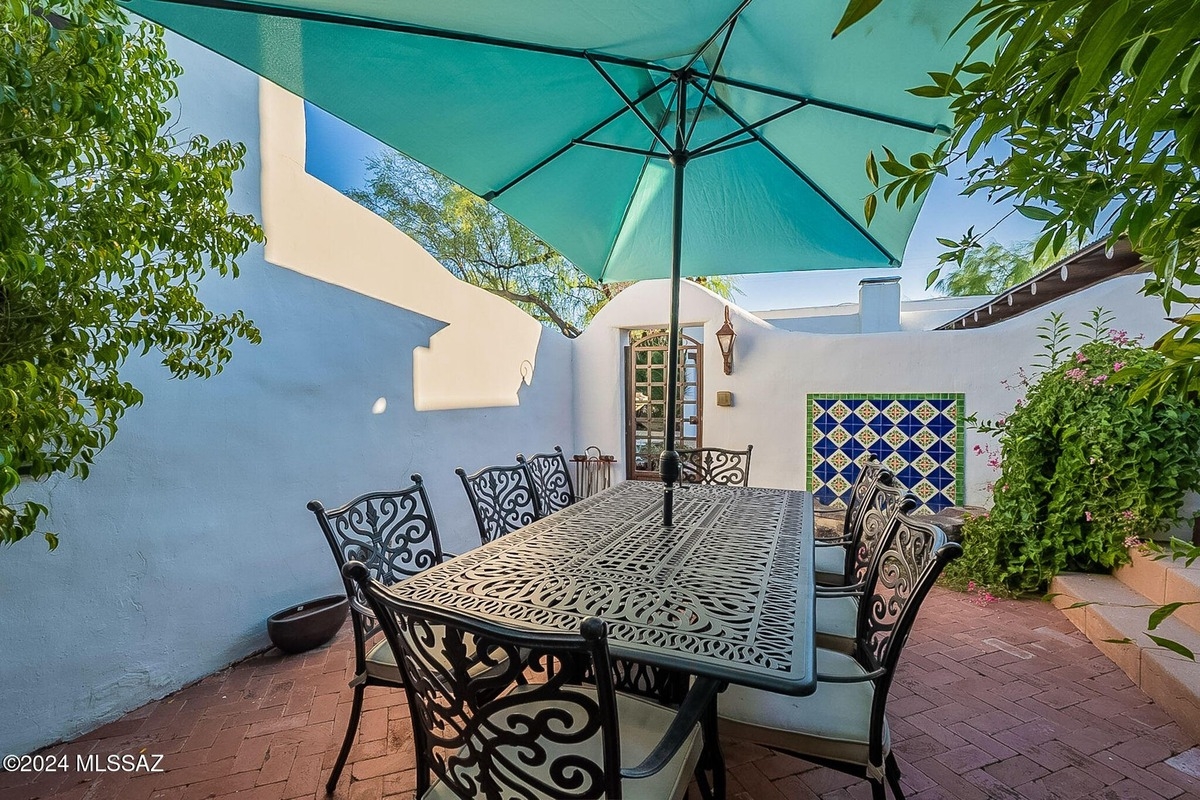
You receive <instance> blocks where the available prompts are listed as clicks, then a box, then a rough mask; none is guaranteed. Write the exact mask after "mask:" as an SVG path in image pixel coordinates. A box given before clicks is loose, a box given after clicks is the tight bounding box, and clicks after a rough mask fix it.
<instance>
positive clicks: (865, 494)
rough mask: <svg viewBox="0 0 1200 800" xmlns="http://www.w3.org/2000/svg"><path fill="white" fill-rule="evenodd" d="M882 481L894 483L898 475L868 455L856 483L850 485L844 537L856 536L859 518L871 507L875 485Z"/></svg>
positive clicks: (843, 524)
mask: <svg viewBox="0 0 1200 800" xmlns="http://www.w3.org/2000/svg"><path fill="white" fill-rule="evenodd" d="M880 481H884V482H885V483H887V484H888V485H894V484H895V483H896V477H895V476H894V475H892V473H891V472H890V471H889V470H888V469H886V468H885V467H884V466H883V464H880V463H879V462H878V461H877V460H876V459H875V457H874V456H870V455H868V456H867V458H866V459H865V460H864V461H863V462H862V464H860V465H859V470H858V475H857V476H856V477H855V478H854V485H853V486H851V487H850V500H849V501H848V502H847V503H846V516H845V518H844V519H843V521H842V537H843V538H844V539H847V540H852V539H853V538H854V532H855V531H856V530H858V521H859V518H860V517H862V515H863V514H864V513H865V512H866V510H867V508H868V507H869V505H870V503H869V501H870V499H871V496H872V494H873V493H874V491H875V485H876V484H877V483H879V482H880Z"/></svg>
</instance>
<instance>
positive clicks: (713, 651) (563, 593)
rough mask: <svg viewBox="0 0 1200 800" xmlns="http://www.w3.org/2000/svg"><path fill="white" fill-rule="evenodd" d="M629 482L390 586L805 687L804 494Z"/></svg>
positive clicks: (720, 676)
mask: <svg viewBox="0 0 1200 800" xmlns="http://www.w3.org/2000/svg"><path fill="white" fill-rule="evenodd" d="M662 492H663V487H662V485H661V484H659V483H652V482H642V481H626V482H625V483H621V484H619V485H617V486H615V487H613V488H611V489H607V490H605V491H603V492H600V493H598V494H596V495H593V496H592V497H589V498H586V499H583V500H580V501H579V502H577V503H575V504H573V505H571V506H569V507H567V508H566V509H564V510H563V511H560V512H558V513H556V514H552V515H550V516H548V517H545V518H544V519H541V520H539V521H537V522H534V523H532V524H530V525H527V526H525V527H524V528H521V529H520V530H518V531H515V532H513V533H510V534H508V535H507V536H504V537H502V538H500V539H497V540H495V541H493V542H490V543H488V544H486V545H483V546H482V547H479V548H477V549H475V550H473V551H471V552H469V553H465V554H463V555H460V556H458V557H456V558H453V559H451V560H449V561H447V562H445V563H443V564H440V565H438V566H435V567H433V568H431V569H429V570H426V571H425V572H422V573H420V574H419V575H416V576H413V577H412V578H409V579H407V580H405V581H403V582H401V583H399V584H396V585H394V586H393V587H392V590H393V592H395V593H396V594H397V595H399V596H401V597H404V598H407V599H410V600H415V601H420V602H424V603H430V604H436V605H439V606H442V607H447V608H453V609H456V610H458V611H462V612H465V613H469V614H472V615H475V616H480V617H484V618H492V619H495V620H497V621H500V622H504V623H506V624H514V623H516V624H524V625H529V626H532V627H542V628H544V629H550V630H556V631H571V632H574V631H578V630H579V625H580V623H581V622H582V620H583V619H585V618H586V617H589V616H598V617H601V618H602V619H604V620H605V621H606V622H607V623H608V632H609V647H610V650H611V652H612V654H613V655H614V656H618V657H622V658H628V659H632V660H635V661H640V662H643V663H646V664H650V665H654V666H659V667H664V668H668V669H675V670H681V671H684V672H687V673H690V674H692V675H696V676H702V677H709V678H713V679H715V680H718V681H727V682H729V683H734V684H741V685H745V686H752V687H757V688H761V689H767V690H770V691H774V692H780V693H784V694H792V695H803V694H809V693H811V692H812V691H813V690H814V688H815V686H816V676H815V667H814V659H815V649H814V635H813V614H814V603H815V599H814V595H815V593H814V589H813V586H814V584H813V499H812V495H811V494H810V493H808V492H802V491H792V490H785V489H760V488H744V487H726V486H694V487H687V488H684V489H677V490H676V506H675V509H676V510H675V519H674V525H672V526H670V527H667V526H664V525H663V524H662V514H661V509H662Z"/></svg>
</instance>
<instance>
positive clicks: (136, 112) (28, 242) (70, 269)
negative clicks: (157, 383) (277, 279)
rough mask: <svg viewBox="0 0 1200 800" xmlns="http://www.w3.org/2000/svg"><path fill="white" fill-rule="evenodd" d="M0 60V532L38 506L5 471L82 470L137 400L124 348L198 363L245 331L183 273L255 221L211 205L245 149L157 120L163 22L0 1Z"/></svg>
mask: <svg viewBox="0 0 1200 800" xmlns="http://www.w3.org/2000/svg"><path fill="white" fill-rule="evenodd" d="M0 59H2V61H0V541H3V542H6V543H12V542H15V541H18V540H20V539H23V538H25V537H27V536H29V535H31V534H32V533H33V532H34V531H35V530H36V529H37V528H38V527H39V523H40V522H41V521H42V519H43V517H44V515H45V514H46V512H47V509H46V508H45V507H44V506H43V505H41V504H39V503H34V502H28V501H25V502H21V501H17V500H16V499H14V495H13V492H14V490H16V489H17V487H18V486H19V484H20V483H21V482H22V481H23V480H37V479H41V478H45V477H47V476H50V475H53V474H55V473H63V472H65V473H68V474H70V475H73V476H76V477H79V478H86V477H87V475H88V470H89V466H90V465H91V463H92V460H93V458H94V457H95V455H96V453H98V452H99V451H100V450H101V449H102V448H103V447H104V446H105V445H106V444H107V443H108V442H109V441H111V439H112V437H113V436H114V435H115V433H116V431H117V422H118V420H119V419H120V418H121V416H122V414H123V413H124V412H125V410H126V409H127V408H129V407H130V406H132V405H136V404H138V403H140V402H141V400H142V395H141V393H140V392H138V390H137V389H136V388H135V387H134V386H133V385H131V384H130V383H129V382H127V381H123V380H121V377H120V375H119V368H120V367H121V366H122V364H124V362H125V360H126V359H127V358H128V356H129V355H130V353H131V352H132V353H142V354H145V353H147V352H148V351H149V350H151V349H154V350H156V351H158V352H159V353H160V354H161V356H162V361H163V364H164V365H165V366H166V367H167V369H168V370H169V372H170V373H171V375H172V376H173V377H177V378H186V377H192V376H199V377H207V376H209V375H212V374H213V373H216V372H219V371H220V370H221V368H222V366H223V365H224V364H225V363H226V362H227V361H228V360H229V358H230V356H231V350H230V346H231V344H232V343H233V341H234V340H235V339H238V338H242V339H248V340H251V341H255V342H257V341H258V338H259V334H258V331H257V330H256V329H255V327H254V326H253V324H252V323H250V322H249V321H248V320H247V319H246V318H245V317H244V315H243V314H242V312H240V311H236V312H233V313H230V314H218V313H216V312H214V311H212V310H210V309H208V308H206V307H205V306H204V304H203V303H201V301H200V299H199V298H198V297H197V294H196V289H197V287H196V283H197V281H198V280H199V279H200V278H202V277H203V276H204V275H205V274H206V273H207V272H209V271H213V272H216V273H218V274H220V275H236V274H237V264H236V260H237V258H238V257H240V256H241V255H242V254H243V253H245V252H246V250H247V248H248V247H249V246H250V244H251V243H252V242H258V241H262V231H261V229H260V228H259V227H258V226H257V224H255V222H254V220H253V219H252V218H251V217H249V216H244V215H239V214H234V213H231V212H230V210H229V206H228V202H227V196H228V194H229V192H230V191H231V189H232V177H233V173H234V172H235V171H236V170H237V169H239V168H240V167H241V165H242V160H243V157H244V154H245V148H244V147H243V146H242V145H240V144H233V143H231V142H227V141H222V142H215V143H213V142H209V141H208V140H207V139H205V138H204V137H202V136H192V137H180V136H178V135H177V134H176V133H175V132H173V131H171V130H170V129H169V128H168V127H167V126H168V125H169V123H170V114H169V112H168V111H167V109H166V104H167V103H168V102H169V101H171V100H172V99H173V98H174V97H175V96H176V93H177V91H176V86H175V78H177V77H178V76H179V75H180V73H181V70H180V68H179V66H178V65H177V64H176V63H175V62H173V61H171V60H170V59H169V58H168V57H167V53H166V48H165V45H164V43H163V39H162V34H161V29H159V28H157V27H156V26H152V25H149V24H146V23H142V24H138V25H134V26H128V21H127V18H126V17H125V16H124V14H123V13H122V12H121V11H120V10H119V9H118V7H117V6H116V4H115V3H114V2H112V1H111V0H81V1H80V2H62V3H58V2H53V3H48V4H45V5H43V6H41V7H39V8H37V9H34V10H32V11H31V10H30V8H29V6H27V5H23V4H21V3H6V4H4V5H3V6H0ZM45 535H46V538H47V541H48V542H49V544H50V547H51V548H53V547H55V546H56V545H57V537H56V536H55V535H54V534H53V533H46V534H45Z"/></svg>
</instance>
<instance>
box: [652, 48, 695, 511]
mask: <svg viewBox="0 0 1200 800" xmlns="http://www.w3.org/2000/svg"><path fill="white" fill-rule="evenodd" d="M675 81H676V85H677V87H678V89H677V91H676V93H675V98H676V101H677V103H678V105H677V107H676V111H675V149H674V150H673V151H672V153H671V167H672V168H673V169H674V178H675V188H674V196H673V198H672V199H673V201H674V202H673V208H672V211H671V325H670V329H669V331H668V335H667V449H666V451H665V452H663V454H662V458H661V459H660V460H659V471H660V473H661V474H662V479H663V484H664V488H665V491H664V492H663V525H668V526H670V525H673V524H674V501H675V484H677V483H678V482H679V472H680V467H679V453H677V452H676V451H675V424H676V414H675V405H676V403H677V402H679V282H680V280H681V275H680V271H681V270H680V260H681V255H682V252H681V251H682V247H683V168H684V167H685V166H687V161H688V153H687V146H686V145H685V144H684V142H685V136H684V118H685V113H684V112H685V111H686V110H687V102H686V96H685V93H686V91H687V75H686V73H685V72H680V73H678V74H677V75H676V76H675Z"/></svg>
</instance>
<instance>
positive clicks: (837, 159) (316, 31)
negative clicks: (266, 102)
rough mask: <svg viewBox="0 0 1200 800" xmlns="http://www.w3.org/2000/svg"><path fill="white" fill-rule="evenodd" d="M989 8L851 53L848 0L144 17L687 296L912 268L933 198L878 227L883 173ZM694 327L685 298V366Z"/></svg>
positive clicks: (227, 4) (936, 127) (468, 5)
mask: <svg viewBox="0 0 1200 800" xmlns="http://www.w3.org/2000/svg"><path fill="white" fill-rule="evenodd" d="M973 2H974V0H888V1H887V2H884V3H883V4H882V5H881V6H880V7H879V8H878V9H877V10H876V11H875V12H874V13H872V14H871V15H869V16H868V17H867V18H866V19H865V20H863V21H862V22H860V23H858V24H857V25H855V26H853V27H851V28H850V29H849V30H848V31H846V32H845V33H843V34H842V35H840V36H839V37H838V38H837V39H831V38H830V34H831V32H832V31H833V29H834V27H835V25H836V24H837V21H838V18H839V17H840V15H841V12H842V10H844V8H845V2H844V0H754V1H753V2H751V0H740V1H739V0H659V2H653V3H650V2H644V1H643V2H637V1H636V0H608V1H607V2H597V1H596V0H588V1H587V2H585V1H584V0H506V1H505V2H497V1H496V0H457V1H456V2H453V3H430V2H427V0H387V2H384V0H274V1H273V2H271V3H269V4H268V3H258V2H243V1H242V0H128V2H127V3H126V5H127V6H128V7H129V8H130V9H131V10H133V11H135V12H136V13H138V14H141V15H143V16H145V17H148V18H150V19H153V20H155V21H157V22H159V23H161V24H163V25H164V26H166V27H168V28H170V29H172V30H175V31H177V32H179V33H181V34H183V35H184V36H186V37H188V38H190V39H193V40H195V41H197V42H198V43H200V44H202V45H205V46H206V47H209V48H211V49H213V50H215V51H217V52H219V53H222V54H224V55H226V56H228V57H229V58H231V59H233V60H234V61H237V62H238V63H241V64H242V65H244V66H246V67H249V68H250V69H252V70H254V71H255V72H257V73H259V74H260V75H263V76H265V77H267V78H269V79H271V80H273V81H275V82H276V83H278V84H280V85H282V86H283V87H284V88H287V89H289V90H291V91H293V92H295V93H296V94H299V95H301V96H303V97H304V98H305V99H307V100H309V101H310V102H312V103H314V104H316V105H318V106H320V107H322V108H324V109H325V110H326V111H329V112H330V113H332V114H334V115H336V116H338V117H341V118H342V119H343V120H346V121H347V122H349V123H351V124H352V125H354V126H356V127H358V128H360V129H362V130H363V131H365V132H367V133H369V134H371V135H372V136H374V137H376V138H378V139H380V140H381V141H383V142H385V143H387V144H389V145H391V146H392V147H394V148H395V149H397V150H399V151H401V152H403V153H405V154H406V155H408V156H411V157H412V158H414V159H416V160H418V161H420V162H422V163H424V164H426V165H428V166H430V167H432V168H433V169H435V170H437V171H439V172H441V173H442V174H444V175H446V176H448V177H450V178H451V179H453V180H455V181H457V182H458V183H460V184H462V185H463V186H465V187H466V188H468V189H470V190H471V191H473V192H475V193H476V194H478V195H480V196H482V197H484V198H485V199H487V200H490V201H491V202H492V203H493V204H495V205H496V206H498V207H499V208H501V209H503V210H504V211H505V212H507V213H508V214H510V215H512V216H513V217H515V218H516V219H518V220H520V221H521V222H522V223H523V224H524V225H525V226H526V227H528V228H529V229H530V230H532V231H533V232H534V233H536V234H537V235H538V236H540V237H541V238H542V239H544V240H545V241H546V242H548V243H550V244H551V245H552V246H554V247H555V248H556V249H558V250H559V251H560V252H561V253H562V254H563V255H565V256H566V257H567V258H569V259H570V260H571V261H572V262H574V263H575V264H576V265H578V266H579V267H580V268H581V269H582V270H583V271H584V272H586V273H588V274H589V275H591V276H592V277H593V278H596V279H597V280H601V281H626V280H639V279H644V278H659V277H667V276H670V277H672V278H674V279H675V281H676V284H677V282H678V279H679V277H680V276H693V277H697V276H703V275H718V274H730V273H752V272H781V271H793V270H806V269H837V268H852V267H859V268H861V267H870V266H887V265H896V264H898V263H899V258H900V256H901V254H902V253H903V250H904V245H905V243H906V241H907V239H908V235H909V233H910V232H911V230H912V226H913V223H914V222H915V219H916V214H917V211H918V210H919V203H916V202H914V203H909V204H908V205H907V206H906V207H905V208H904V209H902V210H897V209H895V208H894V207H891V206H890V205H888V204H881V205H880V208H879V212H878V214H877V215H876V217H875V219H874V220H873V221H872V222H871V224H870V226H869V227H868V225H867V222H866V220H865V218H864V215H863V198H864V197H865V196H866V195H867V194H868V193H870V192H871V190H872V188H873V187H872V186H871V184H870V183H869V181H868V180H867V178H866V174H865V170H864V168H863V164H864V160H865V158H866V155H867V153H868V152H869V151H871V150H872V149H878V148H879V147H880V146H887V147H889V148H890V149H891V150H893V151H894V152H896V153H898V154H904V153H912V152H916V151H919V150H924V151H928V150H930V149H932V147H933V146H934V145H935V144H936V143H937V141H939V140H940V139H941V138H942V137H943V136H944V135H945V134H946V133H947V132H948V131H947V129H946V128H945V127H944V126H945V125H948V124H949V123H950V122H951V121H952V115H951V114H950V112H949V110H948V108H947V106H946V103H945V102H944V101H940V100H930V99H928V98H922V97H917V96H914V95H913V94H911V93H909V92H908V91H907V89H909V88H911V87H914V86H919V85H923V84H925V83H928V75H927V73H928V72H931V71H949V69H950V67H951V66H952V65H953V64H954V63H955V61H956V60H957V57H958V56H959V55H960V54H961V53H962V51H963V47H962V43H961V42H956V41H949V36H950V33H951V31H952V29H953V28H954V26H955V25H956V24H957V22H958V20H960V19H961V18H962V16H963V14H964V13H965V12H966V11H967V9H968V8H969V7H970V6H971V5H972V4H973ZM685 176H686V177H685ZM677 320H678V287H677V285H676V288H675V292H674V298H673V301H672V313H671V344H670V350H669V353H670V354H671V357H672V359H674V358H675V357H676V354H677V349H678V348H677V342H678V339H677ZM676 372H677V364H675V363H672V364H670V365H669V367H668V374H671V375H673V374H676ZM674 390H675V386H674V382H668V392H669V396H668V402H667V408H668V415H669V419H668V427H667V440H668V441H667V450H668V457H666V458H664V461H663V463H664V480H665V481H667V484H668V487H670V486H671V485H673V483H674V480H675V478H677V476H678V473H677V466H676V465H677V462H676V461H675V459H674V458H673V457H672V456H673V454H672V453H671V452H670V451H673V450H674V428H675V425H674V420H673V419H672V418H671V417H673V414H674V412H675V410H676V409H675V401H676V398H675V396H674ZM668 498H669V492H668ZM668 518H669V517H668Z"/></svg>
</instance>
